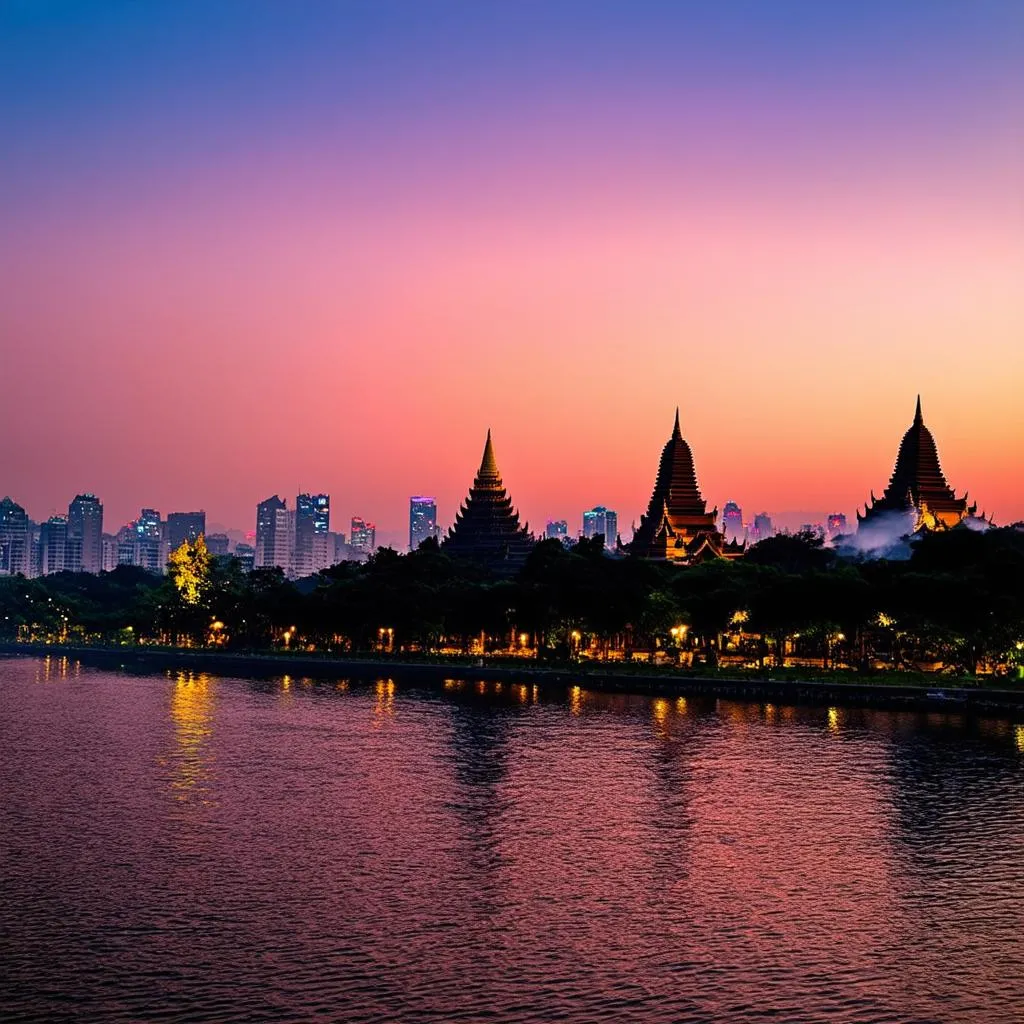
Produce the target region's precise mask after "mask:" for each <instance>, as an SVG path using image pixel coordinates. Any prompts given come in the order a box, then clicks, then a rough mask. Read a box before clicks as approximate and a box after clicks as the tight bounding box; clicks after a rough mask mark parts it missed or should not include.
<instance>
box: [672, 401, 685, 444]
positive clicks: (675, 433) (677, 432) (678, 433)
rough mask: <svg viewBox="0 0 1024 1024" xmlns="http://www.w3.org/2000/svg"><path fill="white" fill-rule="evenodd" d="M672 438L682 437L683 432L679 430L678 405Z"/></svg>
mask: <svg viewBox="0 0 1024 1024" xmlns="http://www.w3.org/2000/svg"><path fill="white" fill-rule="evenodd" d="M672 436H673V437H682V436H683V432H682V431H681V430H680V429H679V406H678V405H677V406H676V424H675V426H674V427H673V428H672Z"/></svg>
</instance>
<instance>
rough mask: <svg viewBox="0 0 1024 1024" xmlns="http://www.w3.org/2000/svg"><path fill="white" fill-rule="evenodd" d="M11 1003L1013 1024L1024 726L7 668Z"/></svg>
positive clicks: (22, 664) (141, 1015) (4, 768)
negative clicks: (1011, 1023) (1005, 1023)
mask: <svg viewBox="0 0 1024 1024" xmlns="http://www.w3.org/2000/svg"><path fill="white" fill-rule="evenodd" d="M0 744H2V760H0V874H2V879H3V898H2V900H0V977H2V978H3V979H4V982H3V986H2V992H3V1000H4V1008H3V1017H4V1019H5V1020H39V1021H44V1020H45V1021H51V1020H61V1019H76V1020H89V1021H143V1020H168V1021H170V1020H174V1021H304V1020H338V1021H352V1022H356V1021H382V1022H383V1021H410V1022H420V1021H422V1022H427V1021H429V1022H441V1021H497V1022H505V1021H507V1022H512V1021H515V1022H520V1021H536V1022H540V1021H554V1020H561V1021H571V1022H603V1021H622V1022H627V1021H635V1022H645V1024H660V1022H666V1024H667V1022H685V1021H694V1022H698V1021H699V1022H709V1021H710V1022H722V1024H745V1022H755V1021H756V1022H760V1021H783V1022H787V1024H790V1022H805V1021H806V1022H818V1021H842V1022H858V1021H863V1022H872V1024H875V1022H882V1021H892V1022H907V1024H909V1022H925V1021H935V1022H950V1024H954V1022H956V1024H961V1022H974V1021H977V1022H979V1024H980V1022H985V1024H990V1022H991V1024H999V1022H1003V1021H1005V1022H1007V1024H1009V1022H1019V1021H1021V1020H1024V941H1022V938H1021V935H1022V928H1024V752H1022V751H1024V727H1021V726H1019V725H1015V724H1014V723H1013V722H1010V721H1001V720H995V719H994V720H985V719H978V718H973V717H967V716H964V715H959V714H925V713H918V712H913V713H905V714H902V713H893V712H888V711H877V712H874V711H858V710H850V709H839V708H825V707H822V708H788V707H777V706H772V705H765V704H743V703H738V702H724V701H722V702H715V701H714V700H693V699H690V700H684V699H679V700H665V699H654V698H646V697H635V698H632V697H622V696H617V695H616V696H607V695H599V694H593V693H587V692H584V691H579V690H573V691H570V692H569V693H567V694H564V695H563V694H555V695H551V696H550V697H547V698H545V697H544V696H543V695H542V694H540V693H539V692H538V691H537V690H536V689H535V688H534V687H532V686H529V685H516V683H515V680H514V678H512V677H510V679H509V681H508V682H507V683H505V684H495V683H488V684H483V683H473V682H466V683H455V682H451V683H449V684H446V686H445V687H443V688H440V687H438V688H434V689H430V688H422V687H419V688H418V687H414V686H411V685H410V686H407V685H403V684H402V681H401V680H386V679H381V680H356V679H351V680H341V681H338V680H334V681H323V680H320V681H315V682H314V681H311V680H300V679H296V678H289V677H285V678H283V679H276V680H263V681H258V680H240V679H223V678H215V677H212V676H206V675H192V674H180V675H176V674H172V675H170V676H167V675H151V676H138V675H128V674H120V673H114V672H108V671H98V670H92V669H88V668H84V667H82V666H80V665H78V664H76V663H74V662H68V661H62V660H59V659H46V660H36V659H16V660H7V661H0Z"/></svg>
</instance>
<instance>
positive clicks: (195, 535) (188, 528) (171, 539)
mask: <svg viewBox="0 0 1024 1024" xmlns="http://www.w3.org/2000/svg"><path fill="white" fill-rule="evenodd" d="M205 535H206V513H205V512H202V511H200V512H168V513H167V549H168V551H177V550H178V548H180V547H181V545H182V544H184V543H185V541H188V542H189V543H190V544H195V542H196V541H197V540H198V539H199V538H200V537H205Z"/></svg>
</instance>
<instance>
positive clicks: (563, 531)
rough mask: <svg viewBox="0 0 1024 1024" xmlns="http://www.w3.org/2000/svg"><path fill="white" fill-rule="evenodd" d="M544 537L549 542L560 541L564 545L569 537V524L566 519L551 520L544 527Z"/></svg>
mask: <svg viewBox="0 0 1024 1024" xmlns="http://www.w3.org/2000/svg"><path fill="white" fill-rule="evenodd" d="M544 536H545V537H546V538H547V539H548V540H560V541H562V543H563V544H564V543H565V541H566V539H567V538H568V536H569V524H568V523H567V522H566V521H565V520H564V519H549V520H548V522H547V526H545V527H544Z"/></svg>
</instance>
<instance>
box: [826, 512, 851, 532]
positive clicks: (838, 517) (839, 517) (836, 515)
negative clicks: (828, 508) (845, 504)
mask: <svg viewBox="0 0 1024 1024" xmlns="http://www.w3.org/2000/svg"><path fill="white" fill-rule="evenodd" d="M825 529H826V531H827V533H828V536H829V537H830V538H831V537H840V536H842V535H843V534H844V533H846V516H845V515H844V514H843V513H842V512H832V513H830V514H829V516H828V518H827V519H826V520H825Z"/></svg>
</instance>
